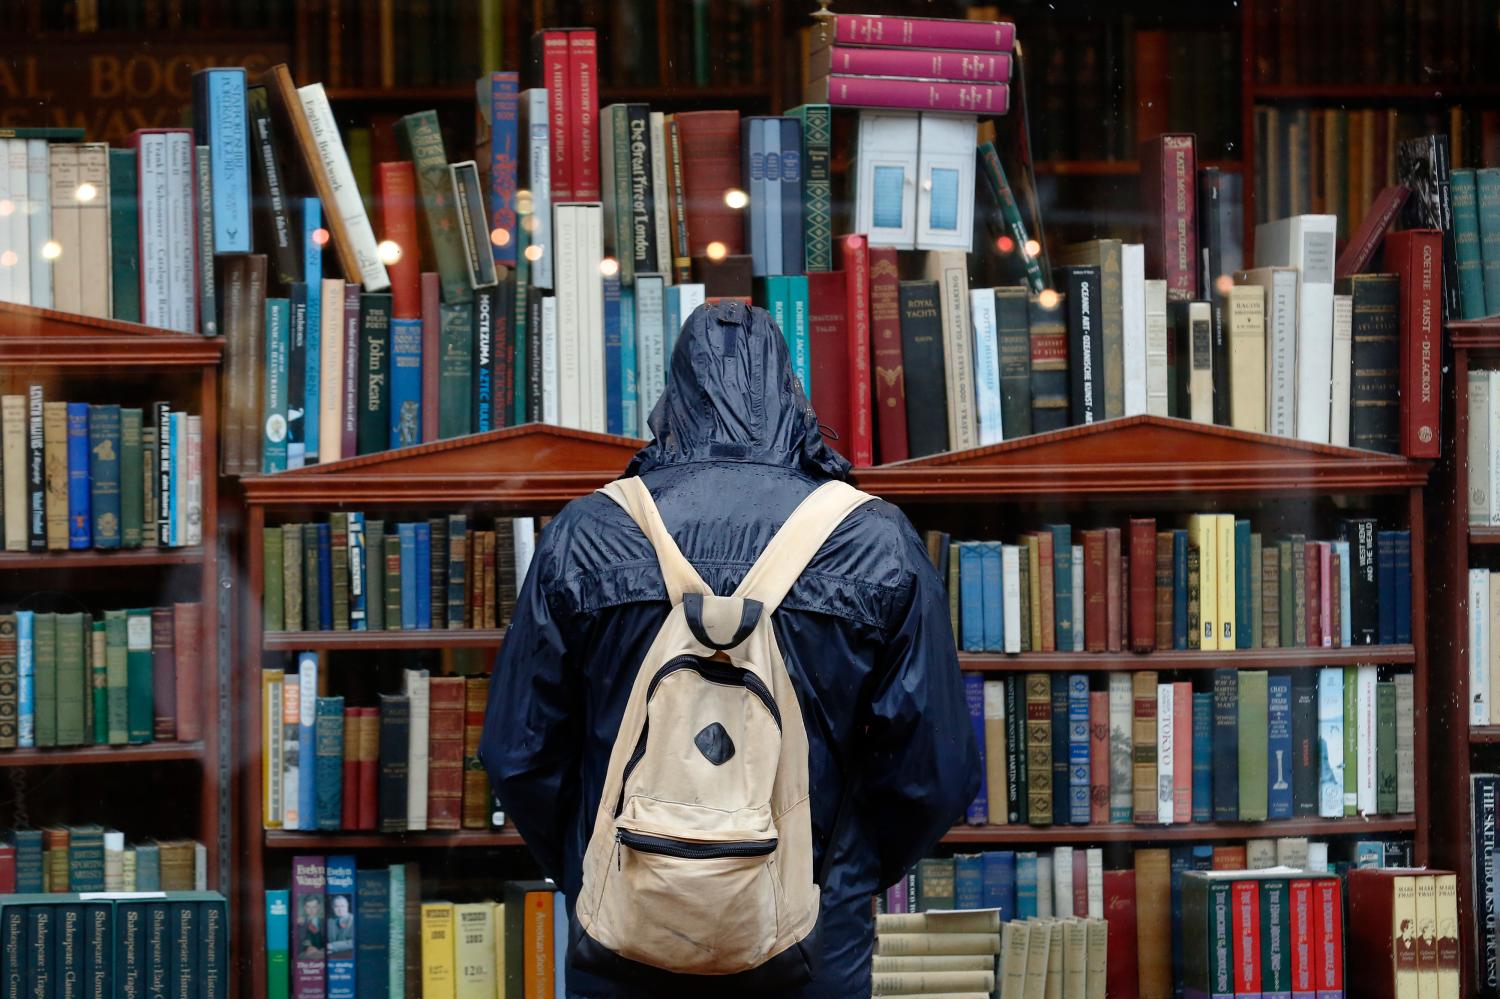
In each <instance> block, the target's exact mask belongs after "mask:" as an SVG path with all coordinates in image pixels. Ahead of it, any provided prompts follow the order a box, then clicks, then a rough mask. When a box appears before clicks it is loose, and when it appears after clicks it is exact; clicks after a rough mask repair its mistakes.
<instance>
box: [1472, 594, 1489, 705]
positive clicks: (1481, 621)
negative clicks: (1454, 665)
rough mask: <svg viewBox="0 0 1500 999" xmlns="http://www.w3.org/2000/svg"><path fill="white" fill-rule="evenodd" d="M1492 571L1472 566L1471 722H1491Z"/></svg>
mask: <svg viewBox="0 0 1500 999" xmlns="http://www.w3.org/2000/svg"><path fill="white" fill-rule="evenodd" d="M1489 628H1490V571H1489V570H1488V569H1470V570H1469V726H1470V727H1471V728H1473V727H1476V726H1479V725H1488V724H1489V723H1490V655H1489V641H1488V639H1489Z"/></svg>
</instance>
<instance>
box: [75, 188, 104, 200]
mask: <svg viewBox="0 0 1500 999" xmlns="http://www.w3.org/2000/svg"><path fill="white" fill-rule="evenodd" d="M98 196H99V189H98V188H97V187H95V186H94V185H93V184H79V185H78V190H76V191H74V192H73V197H75V198H77V199H78V200H79V201H83V202H89V201H93V200H94V199H95V198H97V197H98Z"/></svg>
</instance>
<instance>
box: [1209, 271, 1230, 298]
mask: <svg viewBox="0 0 1500 999" xmlns="http://www.w3.org/2000/svg"><path fill="white" fill-rule="evenodd" d="M1233 287H1234V278H1232V277H1230V276H1229V275H1228V274H1220V275H1219V276H1218V277H1216V278H1214V291H1216V292H1218V293H1219V294H1220V295H1227V294H1229V291H1230V289H1231V288H1233Z"/></svg>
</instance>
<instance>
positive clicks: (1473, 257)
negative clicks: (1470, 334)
mask: <svg viewBox="0 0 1500 999" xmlns="http://www.w3.org/2000/svg"><path fill="white" fill-rule="evenodd" d="M1448 189H1449V194H1450V196H1451V198H1452V200H1453V243H1454V250H1455V252H1456V253H1457V255H1458V290H1459V303H1460V307H1461V308H1460V315H1461V316H1462V317H1463V318H1464V319H1479V318H1481V317H1482V316H1484V315H1485V309H1486V296H1485V286H1484V277H1485V275H1484V254H1483V252H1482V251H1481V249H1480V235H1479V188H1478V183H1477V179H1476V177H1475V171H1473V170H1454V171H1453V172H1452V174H1450V175H1449V181H1448ZM1497 249H1500V247H1497ZM1497 278H1500V272H1497Z"/></svg>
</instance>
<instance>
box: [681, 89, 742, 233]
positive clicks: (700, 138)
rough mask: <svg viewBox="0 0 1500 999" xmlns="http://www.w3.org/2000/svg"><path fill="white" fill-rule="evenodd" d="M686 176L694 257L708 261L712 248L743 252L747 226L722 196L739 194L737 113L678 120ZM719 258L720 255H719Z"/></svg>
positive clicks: (694, 115) (704, 113)
mask: <svg viewBox="0 0 1500 999" xmlns="http://www.w3.org/2000/svg"><path fill="white" fill-rule="evenodd" d="M675 118H676V121H677V138H678V141H679V143H680V144H681V150H682V162H683V163H684V164H691V165H692V167H691V169H688V170H684V171H683V177H682V187H683V200H684V202H685V207H686V211H687V231H688V246H689V247H690V248H691V250H692V255H693V256H695V257H696V256H700V255H703V256H707V255H709V254H708V246H709V244H710V243H719V244H721V247H722V249H723V251H724V252H725V253H727V254H730V255H735V254H742V253H744V252H745V222H744V218H743V216H742V214H741V211H740V210H739V209H736V208H731V207H730V206H729V205H727V204H726V203H725V199H724V192H725V191H728V190H730V189H731V188H739V187H740V185H741V184H742V183H743V181H742V179H741V177H740V113H739V112H738V111H682V112H679V113H678V114H677V115H675ZM715 255H718V254H715Z"/></svg>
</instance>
